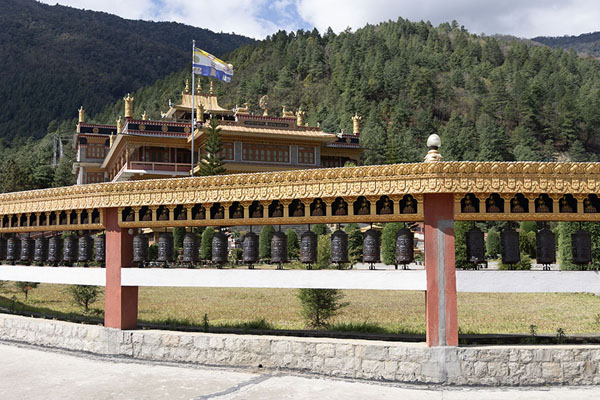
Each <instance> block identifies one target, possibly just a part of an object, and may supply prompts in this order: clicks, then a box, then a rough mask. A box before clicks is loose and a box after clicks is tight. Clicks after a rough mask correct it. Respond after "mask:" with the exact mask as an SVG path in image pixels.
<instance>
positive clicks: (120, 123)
mask: <svg viewBox="0 0 600 400" xmlns="http://www.w3.org/2000/svg"><path fill="white" fill-rule="evenodd" d="M121 129H123V121H122V120H121V116H120V115H119V119H118V120H117V135H118V134H119V133H121Z"/></svg>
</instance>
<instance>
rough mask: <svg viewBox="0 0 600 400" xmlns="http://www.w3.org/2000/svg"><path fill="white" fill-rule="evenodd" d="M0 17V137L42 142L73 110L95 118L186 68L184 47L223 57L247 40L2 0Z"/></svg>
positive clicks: (29, 1)
mask: <svg viewBox="0 0 600 400" xmlns="http://www.w3.org/2000/svg"><path fill="white" fill-rule="evenodd" d="M1 8H2V11H1V12H0V54H1V55H2V57H0V71H1V72H0V76H1V77H2V79H0V98H1V99H3V104H2V110H1V111H0V137H5V138H8V139H12V138H14V137H29V136H34V137H37V138H40V137H42V136H44V135H45V133H46V130H47V128H48V124H49V123H50V122H51V121H53V120H57V121H62V120H64V119H66V118H71V117H72V116H73V115H74V112H75V111H76V109H77V108H79V106H80V105H82V104H85V106H86V109H87V110H88V112H90V113H97V112H99V111H100V110H102V109H103V108H104V107H106V105H107V104H110V103H112V102H114V101H115V100H116V99H117V98H119V97H121V96H122V95H123V93H125V92H127V91H132V90H136V89H138V88H141V87H144V86H146V85H149V84H152V83H154V82H155V81H156V80H157V79H159V78H162V77H164V76H166V75H167V74H169V73H171V72H173V71H178V70H180V69H182V68H183V67H184V66H185V65H186V64H187V63H189V62H190V57H191V55H190V53H191V40H192V39H196V41H197V43H199V44H201V46H202V48H204V49H205V50H207V51H210V52H212V53H214V54H219V55H221V54H224V53H227V52H230V51H231V50H233V49H235V48H237V47H238V46H240V45H243V44H248V43H253V42H254V40H253V39H250V38H246V37H243V36H239V35H232V34H224V33H214V32H211V31H209V30H207V29H200V28H195V27H191V26H187V25H183V24H178V23H169V22H148V21H132V20H126V19H122V18H119V17H117V16H115V15H110V14H106V13H101V12H93V11H85V10H78V9H75V8H70V7H64V6H60V5H55V6H49V5H46V4H42V3H38V2H36V1H34V0H3V1H2V6H1Z"/></svg>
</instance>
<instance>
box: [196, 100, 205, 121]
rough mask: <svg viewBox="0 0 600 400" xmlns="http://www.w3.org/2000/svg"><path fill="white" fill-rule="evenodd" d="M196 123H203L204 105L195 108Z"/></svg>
mask: <svg viewBox="0 0 600 400" xmlns="http://www.w3.org/2000/svg"><path fill="white" fill-rule="evenodd" d="M196 122H201V123H204V105H203V104H202V103H200V104H198V105H197V106H196Z"/></svg>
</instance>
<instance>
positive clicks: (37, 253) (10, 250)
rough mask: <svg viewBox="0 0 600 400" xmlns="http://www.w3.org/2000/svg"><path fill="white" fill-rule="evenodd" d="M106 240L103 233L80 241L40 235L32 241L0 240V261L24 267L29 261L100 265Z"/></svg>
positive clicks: (75, 238)
mask: <svg viewBox="0 0 600 400" xmlns="http://www.w3.org/2000/svg"><path fill="white" fill-rule="evenodd" d="M105 249H106V240H105V236H104V235H103V234H98V235H96V236H95V237H94V239H92V238H91V237H90V236H89V235H83V236H80V237H79V238H77V237H75V236H67V237H65V238H64V239H63V238H62V237H61V236H52V237H51V238H49V239H48V238H46V237H43V236H40V237H38V238H36V239H35V240H34V239H32V238H31V237H22V238H20V239H19V238H17V237H10V238H8V239H6V238H3V237H2V238H0V260H6V261H7V262H8V263H11V264H16V263H17V262H19V263H23V264H26V265H29V264H31V263H32V262H35V263H38V264H46V263H47V264H50V265H58V264H60V263H62V264H64V265H72V264H73V263H75V262H79V263H83V264H85V265H87V263H88V262H90V261H92V260H94V261H96V262H99V263H101V264H103V263H104V260H105V253H106V251H105Z"/></svg>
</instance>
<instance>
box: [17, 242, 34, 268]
mask: <svg viewBox="0 0 600 400" xmlns="http://www.w3.org/2000/svg"><path fill="white" fill-rule="evenodd" d="M20 260H21V261H23V262H31V260H33V239H32V238H30V237H24V238H21V257H20Z"/></svg>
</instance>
